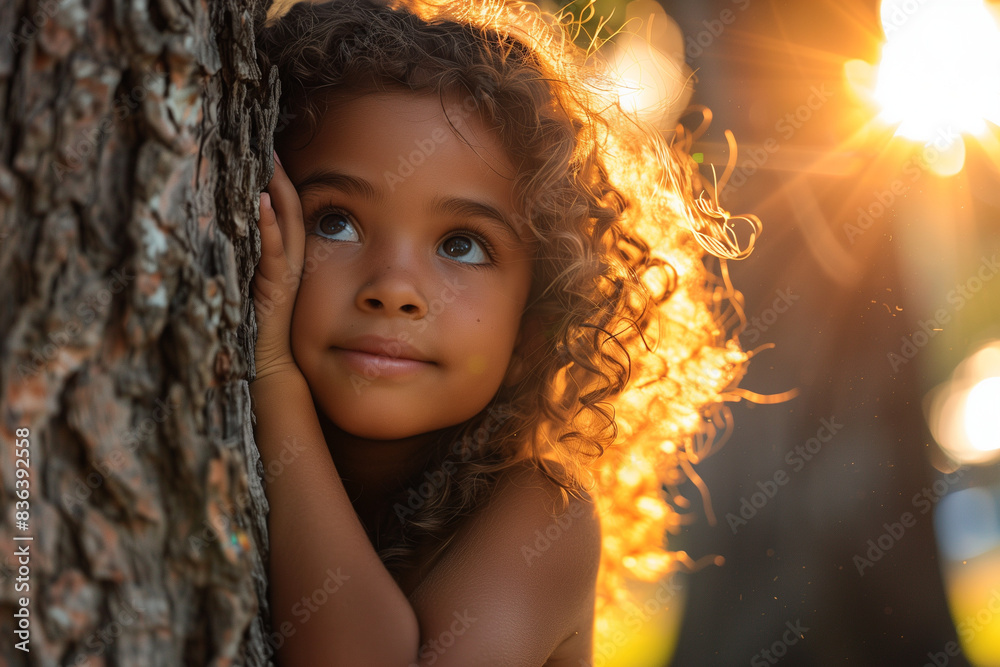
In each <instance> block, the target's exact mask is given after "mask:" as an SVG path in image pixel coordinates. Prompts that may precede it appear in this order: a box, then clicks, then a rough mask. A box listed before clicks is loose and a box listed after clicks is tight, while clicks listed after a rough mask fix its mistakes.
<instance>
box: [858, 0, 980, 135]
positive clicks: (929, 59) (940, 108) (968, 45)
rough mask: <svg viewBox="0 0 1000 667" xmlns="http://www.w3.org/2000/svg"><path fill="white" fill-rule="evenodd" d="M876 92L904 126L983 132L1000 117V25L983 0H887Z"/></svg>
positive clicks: (905, 130) (913, 130)
mask: <svg viewBox="0 0 1000 667" xmlns="http://www.w3.org/2000/svg"><path fill="white" fill-rule="evenodd" d="M881 14H882V27H883V29H884V30H885V33H886V43H885V47H884V48H883V51H882V61H881V63H880V64H879V66H878V74H877V80H876V83H875V91H874V97H875V99H876V101H877V102H878V103H879V105H880V106H881V108H882V112H881V118H882V119H883V120H885V121H886V122H888V123H891V124H898V125H899V127H898V128H897V130H896V133H897V134H899V135H901V136H905V137H908V138H910V139H916V140H919V141H929V140H931V139H932V138H933V137H934V136H935V134H936V133H937V132H938V131H939V130H940V129H941V128H951V129H953V130H954V131H956V132H964V133H968V134H983V133H985V132H986V123H985V121H986V120H989V121H991V122H993V123H995V124H998V123H1000V28H998V26H997V21H996V18H995V17H994V15H993V14H992V13H991V12H990V10H989V9H988V8H987V7H986V5H985V4H983V2H982V0H919V1H918V0H883V2H882V11H881Z"/></svg>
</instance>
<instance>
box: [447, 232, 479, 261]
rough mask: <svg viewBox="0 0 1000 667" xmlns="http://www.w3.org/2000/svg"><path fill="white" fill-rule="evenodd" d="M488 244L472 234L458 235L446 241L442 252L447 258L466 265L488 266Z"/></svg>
mask: <svg viewBox="0 0 1000 667" xmlns="http://www.w3.org/2000/svg"><path fill="white" fill-rule="evenodd" d="M486 249H487V243H486V242H485V241H483V240H481V239H479V238H478V237H476V236H472V235H471V234H456V235H455V236H451V237H449V238H447V239H445V242H444V243H442V244H441V250H442V251H443V252H444V254H445V257H448V258H449V259H454V260H457V261H459V262H463V263H465V264H488V263H489V261H490V256H489V254H488V253H487V252H486Z"/></svg>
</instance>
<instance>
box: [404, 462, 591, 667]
mask: <svg viewBox="0 0 1000 667" xmlns="http://www.w3.org/2000/svg"><path fill="white" fill-rule="evenodd" d="M582 495H583V496H584V497H583V498H582V499H581V498H575V497H570V498H569V500H568V503H566V505H565V506H563V504H562V502H561V498H562V495H561V493H560V489H559V488H558V487H557V486H556V485H555V484H554V483H553V482H551V481H550V480H549V479H548V478H547V477H545V475H544V474H542V473H541V472H540V471H538V470H536V469H533V468H531V467H528V466H523V467H518V468H512V469H511V470H509V471H507V472H506V473H505V474H504V475H503V477H502V478H501V479H500V481H499V483H498V484H497V488H496V491H495V493H494V494H493V497H492V498H491V500H490V502H489V503H487V504H486V506H484V507H483V508H482V509H481V510H480V511H479V512H478V513H477V514H476V515H475V516H473V517H470V519H469V520H468V521H467V522H466V523H465V524H463V526H462V527H461V528H460V529H459V532H458V534H456V536H455V540H454V541H453V543H452V544H451V546H450V547H449V548H448V550H447V551H446V552H445V554H444V555H442V557H441V558H440V560H439V561H438V562H437V563H435V565H434V567H433V569H431V571H430V572H429V573H428V574H427V575H426V577H425V578H424V580H423V581H422V582H421V583H420V585H419V586H417V588H416V589H415V590H414V591H413V593H412V594H411V596H410V601H411V603H412V604H413V607H414V611H416V613H417V617H418V619H419V621H420V626H421V641H422V642H429V641H431V640H433V639H434V638H435V633H436V632H445V631H449V628H451V627H453V626H454V623H452V622H453V621H455V619H456V618H458V617H459V616H457V615H456V614H462V613H464V614H466V615H465V616H463V617H462V618H464V619H465V624H468V627H467V628H465V629H463V637H462V640H461V641H458V640H457V638H456V639H455V645H454V647H453V648H452V649H449V651H448V652H447V654H442V655H439V656H434V660H435V661H436V664H438V665H439V666H440V665H450V664H456V665H460V664H464V665H479V664H482V665H487V664H490V665H496V664H509V665H534V666H536V667H537V665H541V664H543V663H545V662H546V661H547V660H548V659H549V658H550V656H553V654H554V653H556V652H557V649H558V648H559V647H560V646H561V645H563V644H564V643H566V642H568V640H571V639H574V638H577V643H579V642H580V641H585V642H586V643H587V649H588V650H589V641H590V634H591V631H592V624H593V609H594V595H595V586H596V580H597V571H598V567H599V565H600V555H601V526H600V518H599V516H598V514H597V511H596V507H595V504H594V502H593V501H592V499H591V498H590V497H589V496H587V495H586V494H582ZM470 619H476V620H475V621H474V622H473V621H470ZM422 648H424V645H423V644H422ZM428 658H429V656H428ZM422 664H423V663H422ZM427 664H430V660H428V663H427Z"/></svg>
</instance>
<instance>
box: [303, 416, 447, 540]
mask: <svg viewBox="0 0 1000 667" xmlns="http://www.w3.org/2000/svg"><path fill="white" fill-rule="evenodd" d="M316 412H317V414H318V416H319V421H320V425H321V427H322V429H323V436H324V438H325V439H326V446H327V448H328V449H329V450H330V456H331V457H332V458H333V463H334V465H335V466H336V468H337V472H338V473H339V474H340V478H341V480H342V481H343V483H344V489H345V490H346V491H347V494H348V496H349V497H350V499H351V504H352V505H354V510H355V511H356V512H357V513H358V516H359V518H360V519H361V522H362V523H363V524H364V525H365V526H366V527H371V526H372V525H373V522H374V520H375V517H376V515H377V514H378V513H379V512H380V511H381V510H383V509H384V507H385V503H386V502H387V500H388V498H389V497H390V496H391V495H392V494H394V493H395V492H397V491H399V490H401V489H402V488H403V487H404V485H406V484H407V483H408V481H409V480H411V479H412V478H413V477H414V475H416V474H418V473H419V472H420V469H421V468H422V467H423V466H424V465H426V463H427V460H428V456H429V454H430V451H429V448H430V447H431V446H432V445H433V444H434V443H435V442H436V441H437V440H438V438H439V435H440V433H439V432H437V431H434V432H431V433H421V434H418V435H415V436H412V437H409V438H403V439H400V440H369V439H367V438H360V437H358V436H355V435H352V434H350V433H348V432H346V431H344V430H343V429H341V428H340V427H338V426H337V425H336V424H334V423H333V422H331V421H330V420H329V419H328V418H327V416H326V415H325V414H323V412H322V410H321V409H320V407H319V406H316Z"/></svg>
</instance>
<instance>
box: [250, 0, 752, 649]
mask: <svg viewBox="0 0 1000 667" xmlns="http://www.w3.org/2000/svg"><path fill="white" fill-rule="evenodd" d="M258 44H259V46H260V49H261V55H262V58H261V60H262V63H263V65H264V66H265V68H264V70H263V71H264V72H267V71H269V67H270V66H271V65H275V66H276V67H277V72H278V76H279V78H280V82H281V107H282V109H283V112H285V113H286V114H288V116H289V117H291V118H293V119H294V122H293V123H292V124H291V125H289V126H288V127H287V128H286V129H284V130H283V131H281V132H279V133H278V135H277V136H276V138H275V142H276V153H275V160H276V163H277V164H276V166H275V171H274V176H273V178H272V180H271V182H270V183H269V185H268V187H267V192H266V193H265V194H262V195H261V204H260V222H259V229H260V239H261V259H260V263H259V264H258V266H257V270H256V273H255V276H254V281H253V293H254V307H255V313H256V317H257V322H258V327H259V329H258V341H257V347H256V353H255V368H256V375H255V376H254V379H253V380H252V382H251V385H250V389H251V395H252V398H253V403H254V406H253V407H254V412H255V416H256V425H255V435H256V440H257V444H258V447H259V449H260V453H261V457H262V459H263V461H264V464H265V466H267V465H268V463H269V462H270V461H272V460H280V461H281V462H282V464H283V465H282V470H283V472H282V473H281V474H280V475H278V476H276V477H275V478H272V479H270V480H269V481H268V486H267V489H266V492H267V496H268V500H269V503H270V515H269V519H268V522H269V523H268V525H269V532H270V544H271V550H270V554H269V573H270V584H271V591H272V592H271V603H272V604H271V612H272V626H273V628H274V629H275V630H276V631H277V633H278V634H280V636H281V638H282V640H281V642H277V643H276V644H277V645H276V648H277V655H278V658H279V664H280V665H281V666H282V667H290V666H295V665H309V666H310V667H312V666H315V665H324V664H330V665H400V666H405V665H411V664H419V665H431V664H435V665H462V666H471V665H501V664H505V665H525V666H527V665H532V666H537V665H574V666H575V665H586V664H589V663H590V660H591V656H592V651H593V644H594V641H595V636H594V630H595V617H596V619H597V621H598V624H597V631H598V633H600V632H602V631H605V630H602V627H603V626H601V625H600V620H601V618H602V614H603V613H604V610H606V609H608V608H609V605H611V604H612V603H613V602H615V600H616V595H617V594H618V590H619V589H620V585H621V583H622V582H623V581H624V580H625V579H626V578H638V579H645V580H655V579H656V578H657V577H660V576H662V575H663V574H664V573H665V572H668V571H670V570H672V569H675V568H676V567H677V564H678V563H683V562H685V559H686V556H685V555H684V554H682V553H680V554H678V553H673V552H667V551H664V549H663V546H662V538H663V534H664V531H665V530H667V529H670V528H675V527H676V525H677V524H678V522H679V516H678V514H677V513H676V512H675V511H674V510H673V507H672V505H671V504H670V503H669V502H668V500H669V498H664V497H663V495H664V494H663V488H664V485H671V486H672V487H674V488H675V487H676V485H677V484H679V483H680V482H681V481H683V480H684V478H685V475H684V471H686V472H687V473H688V476H689V477H693V475H694V473H693V470H691V468H690V463H691V462H692V461H693V462H697V460H698V459H699V458H700V456H702V455H703V454H704V453H705V450H706V449H707V447H706V446H705V443H706V442H710V441H711V437H710V435H711V433H706V428H705V419H704V417H705V416H706V415H708V416H710V417H711V416H717V415H720V414H722V412H720V410H719V406H720V405H721V400H722V399H724V398H725V397H726V394H725V391H726V390H727V388H728V387H730V386H733V385H734V384H735V381H736V380H737V379H738V377H739V376H740V374H741V372H742V368H743V364H744V362H745V361H746V355H745V354H744V353H743V352H742V351H741V350H740V349H739V347H738V345H737V344H736V343H735V342H734V341H733V340H731V339H729V338H728V334H727V333H726V332H725V331H724V327H723V326H722V325H720V324H719V320H720V319H721V317H722V313H721V312H720V308H719V307H718V306H719V303H720V299H721V298H723V297H725V296H729V297H732V296H733V295H734V293H733V292H732V290H731V289H730V290H729V291H728V292H724V291H723V290H722V288H720V287H718V281H715V279H714V278H713V277H712V275H711V273H710V272H709V271H707V270H706V268H705V265H704V264H703V262H702V259H703V257H704V255H705V252H704V250H703V248H702V246H701V245H699V242H700V243H701V244H703V245H705V246H708V247H710V248H712V249H713V250H714V251H716V252H719V253H724V252H725V251H726V249H727V248H728V246H727V245H726V244H727V243H728V241H729V238H730V233H731V230H729V228H728V227H727V226H726V225H725V224H723V225H719V224H718V222H717V221H716V220H712V219H711V218H709V217H706V216H705V215H704V212H705V211H707V210H710V209H711V207H710V206H707V205H706V202H705V201H704V200H696V199H694V198H693V188H694V187H695V184H696V183H699V182H700V181H699V180H698V179H697V175H696V172H695V171H694V168H693V166H692V165H693V163H692V162H691V161H690V159H689V158H687V156H686V155H683V154H682V153H681V152H679V151H676V152H675V151H674V150H672V149H671V148H670V147H669V146H667V145H666V144H665V143H664V142H663V140H662V139H661V138H660V137H659V135H657V134H656V133H655V132H653V131H650V130H647V129H644V128H643V126H642V124H641V123H639V122H637V121H636V120H635V119H634V118H631V117H629V116H628V114H626V113H624V112H623V111H622V109H621V107H620V105H618V104H617V101H616V97H615V91H614V90H613V89H612V88H609V87H607V85H606V79H605V78H602V75H601V72H600V71H599V70H597V69H595V68H594V67H592V66H591V63H590V62H589V61H588V59H587V58H586V55H587V54H585V53H582V52H580V51H578V50H577V49H576V47H574V46H573V45H572V43H571V42H570V41H569V39H568V38H566V36H565V33H564V32H563V30H562V28H561V27H560V25H559V21H558V19H554V18H553V17H547V16H545V15H543V14H541V13H539V12H537V10H532V9H530V8H529V7H527V6H522V5H502V6H501V5H496V6H494V5H483V4H479V5H477V6H467V5H462V6H438V5H434V6H431V5H426V6H425V5H416V4H414V5H413V6H408V7H401V6H398V7H388V6H385V5H383V4H381V3H378V2H372V1H370V0H337V1H335V2H331V3H327V4H307V3H303V4H298V5H295V6H293V7H292V8H291V9H290V10H289V11H288V12H287V13H286V14H285V15H284V16H281V17H280V18H278V19H277V20H272V21H271V22H270V23H269V25H267V26H266V27H265V29H264V30H263V31H262V33H261V34H260V35H259V36H258ZM693 179H694V180H693ZM714 213H715V214H717V215H718V216H722V217H721V219H722V221H723V222H725V221H726V218H725V216H724V214H723V213H722V212H721V211H714ZM729 256H741V253H740V252H731V253H730V254H729ZM726 285H728V281H726ZM293 306H294V308H293ZM709 427H711V422H710V423H709ZM710 430H711V429H710V428H709V431H710ZM706 436H707V437H706ZM695 479H696V478H695ZM667 488H670V487H667ZM599 517H600V518H599ZM599 575H600V576H599ZM595 615H596V616H595ZM597 640H598V641H600V637H599V636H598V637H597Z"/></svg>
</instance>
